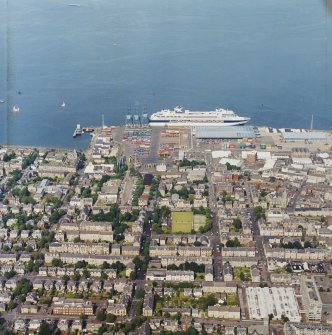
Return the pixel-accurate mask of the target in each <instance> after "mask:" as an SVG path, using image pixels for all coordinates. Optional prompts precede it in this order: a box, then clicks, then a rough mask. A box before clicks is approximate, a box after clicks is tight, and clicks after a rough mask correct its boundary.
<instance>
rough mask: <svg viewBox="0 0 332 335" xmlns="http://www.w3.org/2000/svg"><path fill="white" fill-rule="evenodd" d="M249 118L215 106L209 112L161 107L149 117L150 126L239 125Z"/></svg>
mask: <svg viewBox="0 0 332 335" xmlns="http://www.w3.org/2000/svg"><path fill="white" fill-rule="evenodd" d="M249 120H250V118H248V117H242V116H238V115H237V114H235V113H234V112H233V111H231V110H226V109H222V108H217V109H216V110H214V111H209V112H196V111H195V112H194V111H189V110H186V109H183V108H182V107H175V108H174V109H173V110H170V109H163V110H161V111H159V112H157V113H154V114H152V115H151V116H150V118H149V125H150V126H151V127H197V126H222V127H225V126H241V125H244V124H246V123H247V122H248V121H249Z"/></svg>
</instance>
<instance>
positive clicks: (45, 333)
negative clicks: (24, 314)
mask: <svg viewBox="0 0 332 335" xmlns="http://www.w3.org/2000/svg"><path fill="white" fill-rule="evenodd" d="M51 333H52V331H51V327H50V325H49V324H48V323H47V322H46V321H45V320H43V321H42V322H41V324H40V328H39V332H38V334H39V335H49V334H51Z"/></svg>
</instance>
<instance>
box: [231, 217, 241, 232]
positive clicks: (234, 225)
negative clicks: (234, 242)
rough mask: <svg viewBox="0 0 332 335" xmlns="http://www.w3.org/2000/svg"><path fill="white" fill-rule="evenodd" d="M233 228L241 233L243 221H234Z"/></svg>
mask: <svg viewBox="0 0 332 335" xmlns="http://www.w3.org/2000/svg"><path fill="white" fill-rule="evenodd" d="M233 227H234V228H235V230H236V231H240V230H241V229H242V221H241V220H240V218H236V219H234V220H233Z"/></svg>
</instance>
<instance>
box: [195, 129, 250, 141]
mask: <svg viewBox="0 0 332 335" xmlns="http://www.w3.org/2000/svg"><path fill="white" fill-rule="evenodd" d="M196 137H197V138H255V131H254V128H253V127H252V126H230V127H220V126H198V127H196Z"/></svg>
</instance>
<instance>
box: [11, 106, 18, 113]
mask: <svg viewBox="0 0 332 335" xmlns="http://www.w3.org/2000/svg"><path fill="white" fill-rule="evenodd" d="M12 111H13V112H19V111H20V107H18V106H13V109H12Z"/></svg>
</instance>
